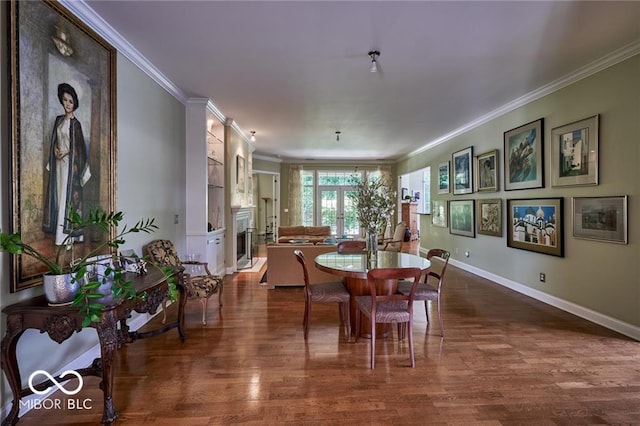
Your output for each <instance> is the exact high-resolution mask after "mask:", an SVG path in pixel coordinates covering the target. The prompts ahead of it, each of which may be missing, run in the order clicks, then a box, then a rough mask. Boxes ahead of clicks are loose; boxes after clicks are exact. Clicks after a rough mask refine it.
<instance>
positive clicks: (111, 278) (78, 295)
mask: <svg viewBox="0 0 640 426" xmlns="http://www.w3.org/2000/svg"><path fill="white" fill-rule="evenodd" d="M123 217H124V214H123V213H122V212H106V211H104V210H102V209H99V208H97V209H93V210H91V211H90V212H89V213H88V215H87V216H86V217H83V216H82V215H80V214H79V213H78V212H72V213H71V214H70V215H69V217H68V218H67V220H68V222H69V226H70V231H69V234H68V235H67V237H66V238H65V240H64V241H63V243H62V244H61V245H60V246H58V248H57V250H56V254H55V256H54V257H53V258H50V257H47V256H46V255H44V254H43V253H42V252H40V251H38V250H36V249H35V248H34V247H33V246H31V245H29V244H27V243H25V242H24V241H23V240H22V238H21V236H20V234H19V233H15V234H6V233H0V250H2V251H6V252H8V253H11V254H13V255H21V256H30V257H32V258H34V259H36V260H37V261H38V262H40V263H42V264H43V265H44V266H45V267H46V268H47V274H45V275H44V285H45V286H46V285H47V283H51V284H52V285H58V286H59V285H62V284H66V285H69V286H70V288H69V289H68V290H65V292H66V293H67V295H68V296H69V297H71V298H72V299H71V300H65V301H71V302H72V305H73V306H76V307H78V309H79V310H80V312H82V313H84V318H83V326H87V325H89V324H90V323H91V322H97V321H99V320H100V317H101V311H102V308H103V304H102V303H101V299H102V298H103V297H104V296H105V294H104V288H105V285H106V284H107V285H108V284H109V283H111V287H110V291H111V292H112V293H113V297H115V298H119V297H122V298H125V299H130V298H133V297H135V295H136V292H135V290H134V289H133V288H132V282H131V280H127V279H126V274H125V273H124V272H123V271H122V270H121V269H119V268H115V267H111V266H105V267H102V268H98V266H100V265H102V264H103V263H104V259H100V258H99V257H98V256H97V255H99V254H102V253H104V252H105V251H106V250H107V249H110V250H109V251H111V252H112V253H117V252H118V248H119V247H120V246H121V245H123V244H124V243H125V240H124V238H123V237H124V236H126V235H128V234H131V233H138V232H145V233H151V232H155V230H156V229H158V227H157V226H156V224H155V223H154V221H155V220H154V219H141V220H139V221H138V222H137V223H136V224H135V225H133V226H132V227H128V226H126V225H125V226H124V227H123V228H122V230H120V231H118V226H119V225H120V222H121V221H122V219H123ZM88 230H95V231H96V232H97V233H99V234H101V235H102V238H101V239H100V238H98V239H97V240H98V241H99V242H98V243H97V244H96V245H95V246H94V247H93V248H92V249H91V250H89V251H88V252H86V253H84V254H83V255H82V256H78V257H76V256H75V250H74V245H75V244H76V242H75V238H74V237H73V236H74V235H77V234H78V233H79V232H81V231H88ZM96 270H98V271H99V272H97V273H96ZM90 272H91V273H90ZM163 272H164V273H165V275H167V276H168V274H170V273H169V271H165V270H163ZM171 284H172V283H170V286H171ZM54 293H55V292H54ZM171 294H172V295H173V294H175V289H173V291H171ZM45 295H46V296H47V297H48V299H49V297H51V295H50V293H49V292H48V291H47V288H45ZM49 301H50V302H54V303H60V302H61V301H60V300H53V301H52V300H50V299H49Z"/></svg>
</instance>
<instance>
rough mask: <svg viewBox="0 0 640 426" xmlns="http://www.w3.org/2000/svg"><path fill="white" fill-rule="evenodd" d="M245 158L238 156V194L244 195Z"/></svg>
mask: <svg viewBox="0 0 640 426" xmlns="http://www.w3.org/2000/svg"><path fill="white" fill-rule="evenodd" d="M244 174H245V170H244V157H243V156H242V155H236V183H237V185H236V192H240V193H243V194H244Z"/></svg>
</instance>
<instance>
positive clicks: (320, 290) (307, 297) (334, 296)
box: [293, 250, 351, 341]
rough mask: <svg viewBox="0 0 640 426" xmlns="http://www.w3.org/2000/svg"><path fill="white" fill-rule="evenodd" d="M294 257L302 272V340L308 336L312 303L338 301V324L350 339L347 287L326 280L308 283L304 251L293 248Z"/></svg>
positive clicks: (349, 298)
mask: <svg viewBox="0 0 640 426" xmlns="http://www.w3.org/2000/svg"><path fill="white" fill-rule="evenodd" d="M293 253H294V254H295V255H296V259H298V262H299V263H300V265H302V272H303V274H304V318H303V320H302V325H303V326H304V340H307V338H308V336H309V322H310V318H311V306H312V305H313V304H314V303H336V302H337V303H338V307H339V312H340V324H341V325H342V324H345V325H346V334H347V341H351V315H350V313H349V311H350V306H349V304H350V302H351V294H349V292H348V291H347V288H346V287H345V286H344V284H342V282H340V281H338V282H328V283H318V284H310V283H309V270H308V269H307V262H306V261H305V259H304V253H303V252H302V250H294V252H293Z"/></svg>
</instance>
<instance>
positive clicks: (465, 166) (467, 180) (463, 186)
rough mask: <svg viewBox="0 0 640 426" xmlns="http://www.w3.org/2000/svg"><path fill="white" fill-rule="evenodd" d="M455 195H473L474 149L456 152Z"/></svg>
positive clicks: (454, 171) (454, 167) (453, 161)
mask: <svg viewBox="0 0 640 426" xmlns="http://www.w3.org/2000/svg"><path fill="white" fill-rule="evenodd" d="M451 164H452V165H453V195H460V194H471V193H473V147H472V146H470V147H469V148H465V149H463V150H461V151H458V152H454V153H453V158H452V161H451Z"/></svg>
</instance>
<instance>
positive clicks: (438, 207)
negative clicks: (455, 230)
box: [431, 200, 447, 228]
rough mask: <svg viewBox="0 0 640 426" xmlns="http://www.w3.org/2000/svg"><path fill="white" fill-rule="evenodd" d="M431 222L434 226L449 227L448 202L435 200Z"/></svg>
mask: <svg viewBox="0 0 640 426" xmlns="http://www.w3.org/2000/svg"><path fill="white" fill-rule="evenodd" d="M431 223H432V224H433V226H439V227H442V228H446V227H447V202H446V201H444V200H434V201H433V206H432V207H431Z"/></svg>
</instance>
